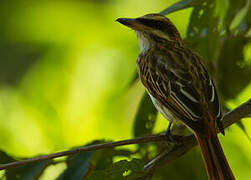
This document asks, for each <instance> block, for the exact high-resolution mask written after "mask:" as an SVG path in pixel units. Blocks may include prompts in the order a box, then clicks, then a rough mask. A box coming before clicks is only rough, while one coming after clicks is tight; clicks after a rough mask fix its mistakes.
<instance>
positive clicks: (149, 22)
mask: <svg viewBox="0 0 251 180" xmlns="http://www.w3.org/2000/svg"><path fill="white" fill-rule="evenodd" d="M137 20H138V21H139V22H140V23H142V24H144V25H145V26H147V27H151V28H153V29H158V30H160V31H162V32H164V33H166V34H168V35H169V36H170V37H174V36H175V34H177V30H176V28H175V27H174V26H173V25H172V23H169V22H165V21H161V20H154V19H146V18H137Z"/></svg>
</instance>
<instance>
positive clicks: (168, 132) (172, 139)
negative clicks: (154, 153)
mask: <svg viewBox="0 0 251 180" xmlns="http://www.w3.org/2000/svg"><path fill="white" fill-rule="evenodd" d="M172 124H173V121H169V124H168V127H167V129H166V131H165V135H166V136H167V137H168V140H170V142H176V141H175V139H174V138H173V135H172V133H171V126H172Z"/></svg>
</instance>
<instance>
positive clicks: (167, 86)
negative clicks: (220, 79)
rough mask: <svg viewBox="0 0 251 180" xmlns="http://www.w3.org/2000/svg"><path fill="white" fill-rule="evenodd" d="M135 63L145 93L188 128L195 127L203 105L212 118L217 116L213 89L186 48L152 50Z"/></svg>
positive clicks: (217, 107)
mask: <svg viewBox="0 0 251 180" xmlns="http://www.w3.org/2000/svg"><path fill="white" fill-rule="evenodd" d="M137 63H138V66H137V67H138V71H139V74H140V78H141V81H142V83H143V84H144V86H145V87H146V88H147V90H148V91H149V93H150V94H151V95H152V96H153V97H155V98H156V99H157V100H158V101H159V102H161V103H162V104H163V105H164V106H165V107H166V108H168V109H169V110H170V111H172V112H173V113H174V115H176V116H177V117H178V118H179V119H181V120H182V121H183V122H184V123H185V124H187V125H188V126H189V127H191V128H192V127H193V126H195V124H199V123H197V122H198V120H200V119H202V118H203V115H204V113H205V111H207V110H206V109H205V106H208V108H210V112H211V113H212V115H213V116H214V117H216V116H217V115H218V114H220V108H219V102H218V97H217V94H216V90H215V87H214V85H213V82H212V80H211V79H210V77H209V75H208V73H207V71H206V69H205V68H204V66H203V65H202V64H201V62H200V59H199V56H197V55H196V54H193V53H192V52H190V51H189V50H186V49H180V50H179V49H171V50H170V49H169V50H167V49H166V48H165V49H152V50H150V51H149V52H148V53H146V54H145V55H142V56H139V57H138V61H137Z"/></svg>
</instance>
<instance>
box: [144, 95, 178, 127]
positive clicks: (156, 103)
mask: <svg viewBox="0 0 251 180" xmlns="http://www.w3.org/2000/svg"><path fill="white" fill-rule="evenodd" d="M147 93H148V91H147ZM148 94H149V96H150V97H151V100H152V102H153V104H154V106H155V108H156V109H157V110H158V111H159V112H160V114H161V115H162V116H164V118H165V119H167V120H168V121H170V122H173V121H176V120H178V119H177V118H176V117H175V116H174V115H173V113H172V112H171V111H169V109H167V108H166V107H164V106H163V105H162V104H161V103H159V101H158V100H157V99H156V98H155V97H153V96H152V95H151V94H150V93H148Z"/></svg>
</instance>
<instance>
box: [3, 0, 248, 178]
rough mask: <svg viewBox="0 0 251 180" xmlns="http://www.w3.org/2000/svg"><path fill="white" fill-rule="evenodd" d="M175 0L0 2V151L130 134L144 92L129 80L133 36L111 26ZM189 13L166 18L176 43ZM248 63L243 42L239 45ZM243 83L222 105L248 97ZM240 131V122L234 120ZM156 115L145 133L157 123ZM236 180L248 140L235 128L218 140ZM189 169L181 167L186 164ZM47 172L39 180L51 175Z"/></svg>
mask: <svg viewBox="0 0 251 180" xmlns="http://www.w3.org/2000/svg"><path fill="white" fill-rule="evenodd" d="M174 2H177V1H175V0H148V1H147V2H146V1H145V0H137V1H135V0H126V1H116V0H71V1H70V0H69V1H56V0H51V1H47V0H40V1H32V0H26V1H21V0H11V1H10V0H1V2H0V149H1V150H2V151H5V152H7V153H8V154H10V155H12V156H17V157H31V156H36V155H40V154H47V153H53V152H56V151H61V150H65V149H69V148H71V147H75V146H80V145H83V144H86V143H88V142H90V141H92V140H95V139H112V140H121V139H128V138H132V137H133V133H132V129H133V121H134V116H135V113H136V111H137V107H138V105H139V103H140V99H141V98H142V95H143V93H144V88H143V86H142V85H141V84H140V83H139V82H135V83H134V84H133V86H128V84H129V83H130V82H131V81H132V79H134V76H135V71H136V68H135V61H136V57H137V54H138V52H139V47H138V42H137V39H136V35H135V33H134V32H133V31H132V30H130V29H128V28H126V27H123V26H122V25H120V24H119V23H117V22H115V20H116V19H117V18H118V17H137V16H141V15H144V14H147V13H153V12H156V13H157V12H160V11H161V10H163V9H165V8H166V7H168V6H170V5H171V4H173V3H174ZM191 10H192V9H185V10H182V11H178V12H175V13H172V14H170V15H169V16H168V17H169V18H170V19H171V20H172V21H173V22H174V24H175V25H176V26H177V28H178V30H179V31H180V33H181V35H182V37H186V30H187V26H188V23H189V17H190V15H191ZM244 50H245V52H244V54H245V60H246V61H247V62H248V63H249V65H251V45H250V44H249V45H247V46H246V47H245V49H244ZM250 96H251V84H249V85H248V86H246V87H245V88H244V89H243V90H242V91H241V92H240V93H239V94H238V96H235V97H234V98H232V99H228V100H227V102H226V105H227V107H228V108H229V109H232V108H234V107H236V106H238V105H239V104H241V103H243V102H245V101H246V100H248V98H249V97H250ZM242 122H243V125H244V127H245V129H246V132H247V134H250V133H251V121H250V119H244V120H242ZM167 125H168V124H167V122H166V121H165V120H164V119H163V118H162V117H161V116H158V120H157V124H156V126H155V129H154V132H160V131H162V130H164V129H166V127H167ZM220 138H221V142H222V144H223V148H224V151H225V153H226V156H227V157H228V159H229V162H230V164H231V167H232V169H233V171H234V174H236V177H239V178H238V179H241V180H245V179H249V178H250V177H251V156H250V153H251V143H250V141H249V140H248V137H247V135H246V134H245V133H244V132H243V130H241V128H239V127H238V126H237V125H233V126H231V127H230V128H228V130H227V132H226V137H222V136H220ZM187 163H189V162H187ZM63 168H64V167H63V166H54V167H52V168H51V170H47V171H46V172H45V175H44V176H43V177H42V178H44V179H47V178H48V177H50V178H51V179H53V177H56V176H57V174H59V173H60V172H61V171H62V169H63Z"/></svg>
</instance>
